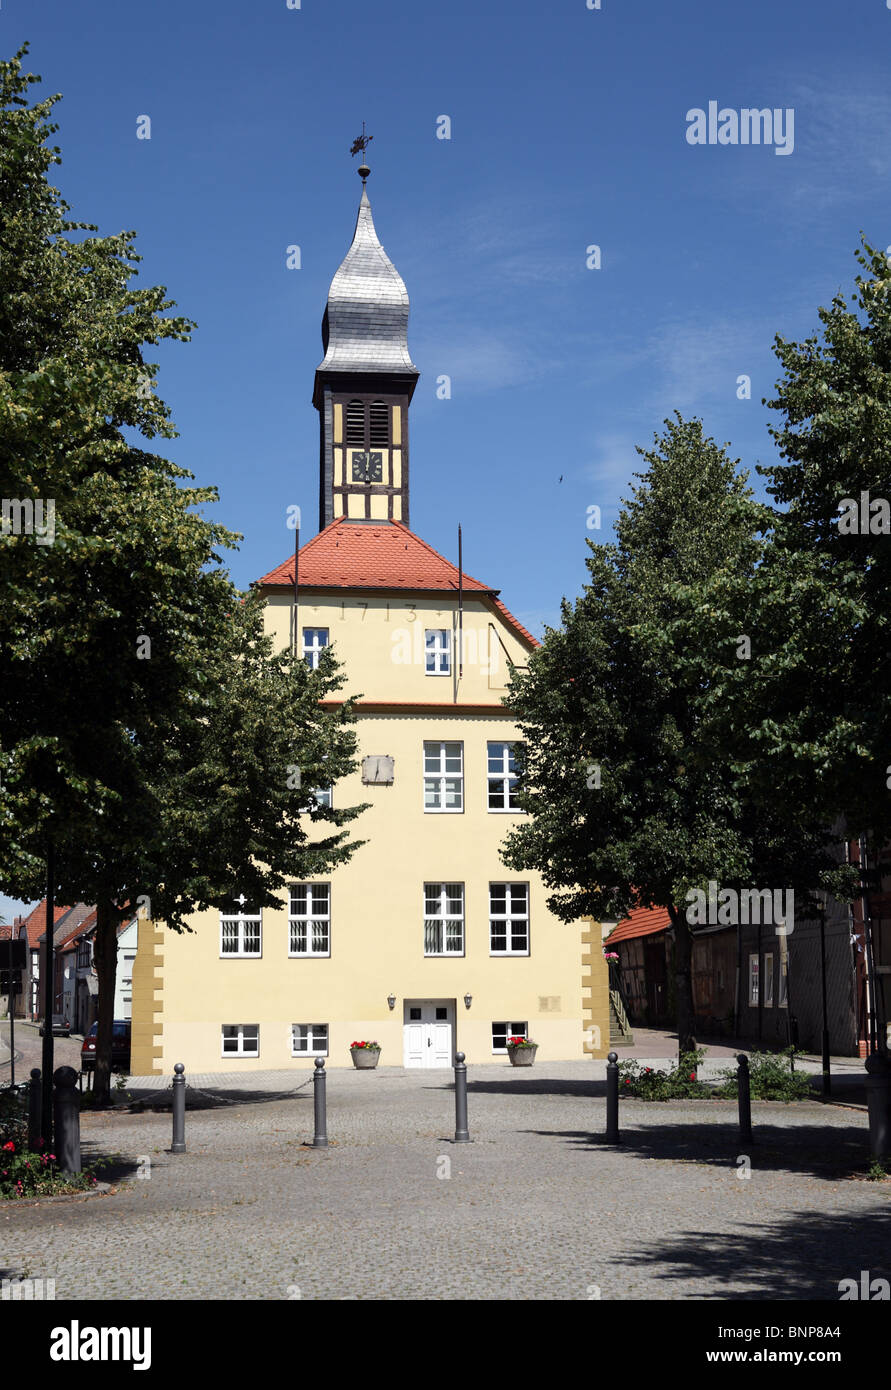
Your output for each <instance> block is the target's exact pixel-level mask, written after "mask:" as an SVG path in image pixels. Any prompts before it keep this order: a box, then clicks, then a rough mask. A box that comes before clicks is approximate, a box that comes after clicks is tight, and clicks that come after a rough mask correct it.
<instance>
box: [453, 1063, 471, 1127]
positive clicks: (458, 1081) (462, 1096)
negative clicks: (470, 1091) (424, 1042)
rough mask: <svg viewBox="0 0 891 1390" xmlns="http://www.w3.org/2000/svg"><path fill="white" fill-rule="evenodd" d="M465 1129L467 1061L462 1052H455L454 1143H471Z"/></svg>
mask: <svg viewBox="0 0 891 1390" xmlns="http://www.w3.org/2000/svg"><path fill="white" fill-rule="evenodd" d="M472 1142H473V1140H472V1139H471V1137H470V1134H469V1133H468V1130H467V1063H466V1062H465V1060H464V1053H463V1052H456V1054H455V1143H456V1144H471V1143H472Z"/></svg>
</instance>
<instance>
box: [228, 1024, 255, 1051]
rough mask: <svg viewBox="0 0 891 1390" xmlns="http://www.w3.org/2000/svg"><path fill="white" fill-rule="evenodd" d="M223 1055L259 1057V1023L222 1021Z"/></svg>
mask: <svg viewBox="0 0 891 1390" xmlns="http://www.w3.org/2000/svg"><path fill="white" fill-rule="evenodd" d="M222 1041H223V1056H224V1057H259V1055H260V1025H259V1023H224V1024H223V1030H222Z"/></svg>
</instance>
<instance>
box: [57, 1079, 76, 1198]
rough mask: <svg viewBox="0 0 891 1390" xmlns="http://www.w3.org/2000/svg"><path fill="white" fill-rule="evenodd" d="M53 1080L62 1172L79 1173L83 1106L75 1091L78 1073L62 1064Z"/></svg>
mask: <svg viewBox="0 0 891 1390" xmlns="http://www.w3.org/2000/svg"><path fill="white" fill-rule="evenodd" d="M53 1082H54V1083H55V1084H54V1086H53V1126H54V1130H55V1148H56V1161H57V1163H58V1164H59V1167H60V1168H61V1170H62V1172H63V1173H79V1172H80V1171H81V1162H80V1105H79V1104H78V1099H77V1092H76V1090H75V1087H76V1086H77V1072H76V1071H75V1070H74V1067H59V1068H58V1069H57V1070H56V1071H55V1072H54V1073H53Z"/></svg>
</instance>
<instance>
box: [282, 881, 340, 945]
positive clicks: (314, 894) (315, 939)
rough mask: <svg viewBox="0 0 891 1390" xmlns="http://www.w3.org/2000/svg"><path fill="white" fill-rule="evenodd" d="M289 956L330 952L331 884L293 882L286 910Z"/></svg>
mask: <svg viewBox="0 0 891 1390" xmlns="http://www.w3.org/2000/svg"><path fill="white" fill-rule="evenodd" d="M288 930H289V941H288V955H289V956H330V954H331V885H330V883H295V884H294V885H293V887H292V888H291V908H290V912H289V914H288Z"/></svg>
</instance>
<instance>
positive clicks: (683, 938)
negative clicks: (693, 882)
mask: <svg viewBox="0 0 891 1390" xmlns="http://www.w3.org/2000/svg"><path fill="white" fill-rule="evenodd" d="M668 913H669V916H670V917H671V924H672V926H673V927H674V969H675V1004H676V1008H677V1018H676V1026H677V1030H678V1058H679V1059H680V1058H681V1057H682V1056H683V1055H684V1053H685V1052H693V1051H695V1048H696V1038H695V1037H694V1035H693V1029H694V1019H695V1011H694V1007H693V933H692V932H691V931H690V924H689V922H688V921H687V918H686V914H685V913H684V912H683V911H682V910H681V909H680V908H677V907H670V908H669V909H668Z"/></svg>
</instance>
